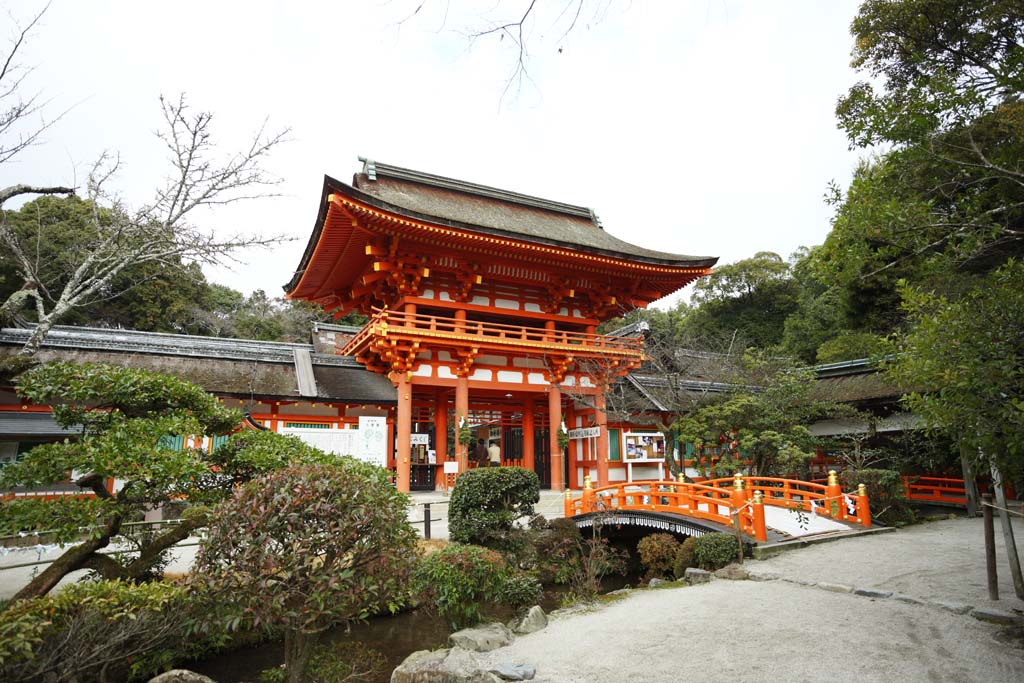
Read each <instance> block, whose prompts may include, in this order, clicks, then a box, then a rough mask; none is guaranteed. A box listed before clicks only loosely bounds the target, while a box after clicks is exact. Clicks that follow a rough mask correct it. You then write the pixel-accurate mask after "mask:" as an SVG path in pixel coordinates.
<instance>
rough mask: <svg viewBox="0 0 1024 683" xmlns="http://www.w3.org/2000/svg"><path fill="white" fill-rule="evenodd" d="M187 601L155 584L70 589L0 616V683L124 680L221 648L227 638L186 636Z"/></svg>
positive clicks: (180, 590)
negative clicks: (3, 682)
mask: <svg viewBox="0 0 1024 683" xmlns="http://www.w3.org/2000/svg"><path fill="white" fill-rule="evenodd" d="M193 598H194V596H193V595H191V594H190V592H189V591H188V590H187V589H186V588H184V587H183V586H179V585H175V584H170V583H164V582H159V581H154V582H150V583H145V584H138V585H136V584H130V583H125V582H121V581H95V582H83V583H77V584H72V585H70V586H68V587H67V588H64V589H63V590H61V591H59V592H57V593H55V594H53V595H48V596H46V597H42V598H34V599H30V600H20V601H17V602H14V603H10V604H8V605H7V606H6V607H5V608H4V609H3V612H0V680H3V681H5V682H9V683H16V682H19V681H37V680H59V681H92V680H118V679H121V680H127V679H129V678H139V677H148V676H149V675H151V674H153V673H155V672H157V671H159V670H161V669H163V668H166V666H167V665H169V664H170V663H172V662H173V661H174V660H175V659H178V658H183V657H189V656H196V655H199V654H201V653H202V652H204V651H207V650H208V649H211V648H213V647H215V646H217V645H219V644H222V643H223V642H224V641H225V640H226V639H227V637H228V634H227V633H226V631H218V632H216V633H214V632H207V633H206V634H205V635H204V637H202V638H197V637H195V636H194V635H189V634H190V627H191V624H192V619H193V617H194V616H195V609H196V607H195V605H196V604H197V602H198V601H195V600H194V599H193Z"/></svg>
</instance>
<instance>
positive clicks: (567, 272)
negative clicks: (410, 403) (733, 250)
mask: <svg viewBox="0 0 1024 683" xmlns="http://www.w3.org/2000/svg"><path fill="white" fill-rule="evenodd" d="M325 189H326V188H325ZM314 240H315V242H314ZM314 240H311V243H310V245H309V246H308V247H307V250H306V254H305V255H304V257H303V264H304V266H305V268H304V269H303V270H302V271H301V272H299V273H297V274H296V277H295V278H293V281H292V283H290V284H289V286H288V292H287V293H288V297H289V298H293V299H306V300H310V301H315V302H319V303H322V304H324V305H325V306H327V307H328V308H331V307H335V308H342V309H346V308H348V309H351V308H352V307H351V306H347V305H346V301H345V299H346V297H347V296H348V295H349V293H350V292H352V291H353V290H356V291H358V290H360V288H361V287H365V286H367V285H368V284H369V283H368V282H367V280H368V279H369V280H371V281H375V280H378V279H380V276H379V275H377V274H375V273H374V272H373V270H372V269H373V268H374V267H375V266H374V262H375V257H378V256H380V255H381V254H385V255H389V256H391V257H396V256H398V255H400V254H405V255H407V256H408V255H414V256H415V260H417V261H418V262H419V266H420V267H426V268H430V269H431V270H432V271H433V272H435V273H437V272H444V271H445V270H449V271H452V272H454V273H456V274H461V275H465V273H464V272H461V273H460V271H464V270H465V269H466V268H467V267H474V268H483V271H482V272H479V274H480V275H481V277H482V278H485V279H488V280H490V281H492V282H493V281H496V280H501V281H508V282H515V281H516V279H517V278H516V277H515V275H514V273H513V274H510V273H509V265H510V264H515V265H518V266H520V267H522V268H525V269H527V270H531V269H532V270H533V271H535V273H532V274H530V273H528V276H527V277H524V278H522V280H523V283H522V284H526V283H532V284H534V285H537V284H538V282H537V277H536V273H539V274H541V275H542V277H543V278H544V279H547V280H549V281H551V280H558V281H559V282H558V283H559V284H560V285H561V286H565V287H569V288H573V287H574V286H575V287H576V288H579V289H581V290H582V291H587V290H589V289H602V288H603V289H604V290H605V293H607V292H608V291H612V290H614V291H615V294H616V295H617V296H619V297H620V298H621V299H622V300H623V302H624V303H626V300H627V299H628V300H629V301H628V304H629V306H630V307H643V306H646V305H647V303H649V302H650V301H653V300H655V299H659V298H661V297H664V296H667V295H669V294H671V293H673V292H675V291H677V290H679V289H681V288H682V287H685V286H686V285H687V284H689V283H690V282H692V281H694V280H696V279H697V278H699V277H701V276H703V275H706V274H708V273H710V272H711V269H710V264H711V263H713V262H714V260H713V259H712V260H710V263H709V262H708V261H707V260H699V261H695V262H693V263H686V264H678V263H677V264H668V263H656V262H646V261H641V260H628V259H624V258H621V257H620V256H617V255H609V254H605V253H601V252H597V251H593V250H591V251H584V250H579V249H574V248H571V247H566V246H563V245H557V244H543V243H538V242H526V241H523V240H517V239H514V238H510V237H505V236H498V235H494V234H488V233H487V232H484V231H480V230H472V229H468V228H466V227H452V226H449V225H442V224H439V223H429V222H425V221H422V220H415V219H412V218H409V217H407V216H405V215H403V214H402V213H400V212H398V211H388V210H382V209H380V208H376V207H374V206H371V205H369V203H368V202H361V201H356V200H355V199H352V198H350V197H346V196H343V195H341V194H337V193H332V194H330V195H329V196H327V197H325V206H324V207H322V210H321V215H320V217H319V218H318V224H317V229H316V231H315V232H314ZM406 260H408V258H407V259H406ZM406 265H408V264H406ZM413 265H414V266H415V265H416V264H413ZM389 267H390V266H389ZM544 284H550V283H544Z"/></svg>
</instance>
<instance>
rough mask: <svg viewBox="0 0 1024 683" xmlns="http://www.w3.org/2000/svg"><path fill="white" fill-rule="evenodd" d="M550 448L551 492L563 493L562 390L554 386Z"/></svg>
mask: <svg viewBox="0 0 1024 683" xmlns="http://www.w3.org/2000/svg"><path fill="white" fill-rule="evenodd" d="M548 424H550V425H551V428H550V429H548V437H549V439H548V441H549V443H548V447H549V448H550V452H551V490H552V491H561V490H562V489H563V488H564V487H565V485H564V483H563V482H562V470H563V469H564V468H563V466H562V449H561V448H559V446H558V430H559V429H560V428H561V425H562V390H561V389H559V388H558V387H557V386H555V385H552V386H551V388H550V389H549V390H548Z"/></svg>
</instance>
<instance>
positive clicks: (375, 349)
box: [285, 160, 717, 491]
mask: <svg viewBox="0 0 1024 683" xmlns="http://www.w3.org/2000/svg"><path fill="white" fill-rule="evenodd" d="M362 161H363V168H362V171H361V172H360V173H357V174H356V175H355V178H354V180H353V182H352V184H351V185H347V184H345V183H342V182H340V181H338V180H335V179H333V178H330V177H327V178H325V180H324V185H323V191H322V193H321V197H320V204H319V213H318V216H317V220H316V223H315V225H314V228H313V233H312V235H311V237H310V239H309V243H308V245H307V247H306V250H305V253H304V254H303V256H302V260H301V262H300V263H299V266H298V268H297V269H296V272H295V275H294V277H293V278H292V280H291V281H290V282H289V283H288V284H287V285H286V286H285V291H286V292H287V296H288V297H289V298H293V299H304V300H308V301H313V302H316V303H319V304H322V305H323V306H324V307H326V308H327V309H328V310H330V311H334V312H336V313H337V314H338V315H339V316H340V315H344V314H345V313H347V312H349V311H359V312H361V313H364V314H366V315H368V316H370V322H369V324H367V325H366V327H365V328H364V329H363V330H362V331H361V332H360V333H359V334H358V335H357V336H355V337H354V338H352V339H351V340H350V341H348V342H347V343H345V344H344V345H342V346H341V347H340V348H339V349H338V353H339V354H340V355H346V356H353V357H354V358H355V359H356V360H357V361H358V362H359V363H361V364H362V365H363V366H364V367H366V368H367V369H369V370H371V371H372V372H374V373H377V374H379V375H383V376H387V377H388V378H389V379H390V380H391V382H392V383H393V384H394V386H395V388H396V390H397V406H396V416H395V430H396V432H397V439H396V444H397V445H396V455H395V459H394V461H393V463H392V465H393V466H394V467H395V469H396V471H397V483H398V487H399V489H400V490H402V491H408V490H410V488H420V487H423V488H433V486H434V484H435V482H437V481H438V480H439V479H440V477H441V476H443V475H442V471H443V468H444V462H445V460H446V458H445V454H447V453H448V452H449V451H451V452H453V454H454V462H455V463H458V464H457V465H456V466H455V467H457V468H458V469H459V470H460V471H462V470H465V469H466V468H467V467H468V466H469V459H468V452H467V448H466V447H465V446H462V445H461V444H450V443H449V439H450V437H449V432H450V431H451V432H452V433H458V432H457V430H454V429H451V430H450V427H453V426H455V425H459V426H463V425H465V426H468V427H471V428H472V430H473V431H474V436H476V435H479V436H485V435H486V437H487V439H488V440H493V441H497V442H498V443H499V445H500V447H501V450H502V458H503V462H504V463H505V464H518V465H521V466H523V467H526V468H529V469H534V470H535V471H536V472H537V473H538V475H539V476H540V479H541V482H542V484H543V485H545V486H549V487H550V488H553V489H562V488H563V487H565V486H566V485H579V481H580V479H581V478H582V477H581V475H582V474H591V476H592V477H593V478H594V480H596V481H597V482H599V483H601V484H604V483H607V482H608V481H609V454H610V452H611V451H612V449H613V446H617V447H618V448H615V449H614V450H618V451H621V450H622V449H623V448H629V447H630V446H632V447H633V449H634V452H635V449H637V448H644V449H650V450H652V452H651V453H649V455H651V456H652V458H650V459H651V460H655V459H656V457H654V456H657V452H656V451H657V445H656V442H655V441H654V439H653V435H649V434H642V433H637V434H634V435H633V436H634V440H633V441H632V442H630V441H629V440H628V438H627V436H626V435H625V434H623V433H620V434H619V435H618V441H617V443H616V444H610V443H609V428H608V424H607V418H606V413H605V393H606V391H607V389H608V387H609V386H610V385H611V384H612V383H613V382H614V381H615V380H616V379H617V378H619V377H621V376H623V375H625V374H627V373H628V372H629V371H630V370H632V369H634V368H637V367H639V365H640V363H641V361H642V360H643V340H642V337H640V336H612V335H601V334H597V331H596V329H597V326H598V325H599V324H600V323H601V322H602V321H605V320H607V319H609V318H612V317H615V316H618V315H621V314H622V313H623V312H625V311H628V310H631V309H633V308H643V307H646V306H647V305H648V304H650V303H651V302H652V301H654V300H656V299H660V298H662V297H664V296H667V295H669V294H672V293H673V292H675V291H677V290H679V289H680V288H682V287H684V286H686V285H687V284H689V283H690V282H692V281H694V280H695V279H697V278H698V277H701V276H702V275H705V274H708V273H710V272H711V266H713V265H714V263H715V262H716V260H717V259H716V258H713V257H701V256H684V255H680V254H670V253H664V252H660V251H655V250H652V249H646V248H643V247H639V246H636V245H633V244H630V243H628V242H625V241H623V240H620V239H618V238H616V237H613V236H612V235H611V234H609V233H608V232H606V231H605V230H604V228H603V226H602V225H601V222H600V221H599V220H598V218H597V215H596V214H595V213H594V211H592V210H591V209H588V208H586V207H581V206H573V205H569V204H564V203H560V202H555V201H549V200H545V199H539V198H537V197H530V196H526V195H522V194H518V193H515V192H509V191H506V190H500V189H496V188H492V187H485V186H482V185H477V184H474V183H469V182H464V181H460V180H454V179H451V178H445V177H441V176H436V175H430V174H427V173H421V172H419V171H414V170H410V169H405V168H399V167H395V166H389V165H386V164H381V163H375V162H373V161H369V160H362ZM563 422H564V424H565V425H566V426H567V429H568V431H569V432H570V435H571V436H573V437H576V438H573V439H572V440H571V442H570V447H569V448H568V457H567V458H565V457H563V456H564V453H563V449H562V448H560V447H559V439H558V431H559V429H560V428H561V425H562V424H563ZM431 452H433V453H434V454H435V456H434V458H433V462H431V461H430V457H429V455H428V454H429V453H431ZM645 453H646V452H645ZM452 466H453V465H452V463H451V462H450V463H449V467H452Z"/></svg>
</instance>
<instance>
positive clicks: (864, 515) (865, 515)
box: [857, 484, 871, 527]
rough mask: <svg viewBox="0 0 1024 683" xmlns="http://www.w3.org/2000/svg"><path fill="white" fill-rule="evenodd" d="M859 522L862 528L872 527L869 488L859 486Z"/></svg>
mask: <svg viewBox="0 0 1024 683" xmlns="http://www.w3.org/2000/svg"><path fill="white" fill-rule="evenodd" d="M857 521H858V522H860V523H861V526H866V527H869V526H871V506H870V505H869V504H868V487H866V486H864V484H858V485H857Z"/></svg>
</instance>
